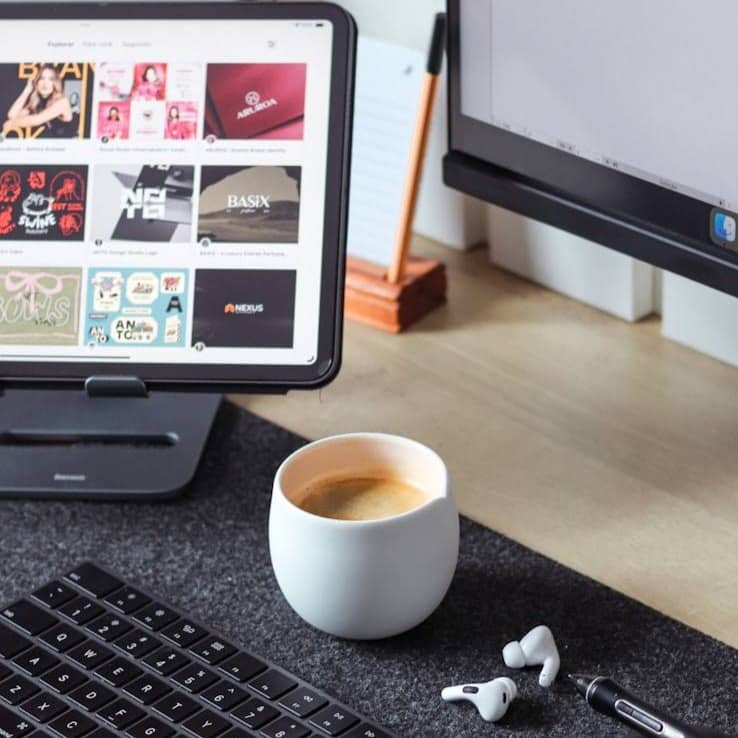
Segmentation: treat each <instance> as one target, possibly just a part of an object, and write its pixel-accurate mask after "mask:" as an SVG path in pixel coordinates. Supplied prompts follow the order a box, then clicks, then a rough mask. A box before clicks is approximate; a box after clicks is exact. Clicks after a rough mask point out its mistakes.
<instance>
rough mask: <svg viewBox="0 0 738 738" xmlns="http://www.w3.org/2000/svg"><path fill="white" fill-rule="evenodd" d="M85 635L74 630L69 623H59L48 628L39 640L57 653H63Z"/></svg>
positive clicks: (80, 641)
mask: <svg viewBox="0 0 738 738" xmlns="http://www.w3.org/2000/svg"><path fill="white" fill-rule="evenodd" d="M84 639H85V637H84V636H83V635H82V634H81V633H80V632H79V631H78V630H75V629H74V628H73V627H72V626H71V625H66V624H65V623H59V625H57V626H56V627H54V628H52V629H51V630H48V631H47V632H46V633H44V634H43V635H42V636H41V640H42V641H43V642H44V643H47V644H48V645H49V646H51V648H53V649H54V650H55V651H58V652H59V653H64V651H68V650H69V649H70V648H73V647H74V646H76V645H77V644H78V643H82V641H84Z"/></svg>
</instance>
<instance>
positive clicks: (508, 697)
mask: <svg viewBox="0 0 738 738" xmlns="http://www.w3.org/2000/svg"><path fill="white" fill-rule="evenodd" d="M517 696H518V688H517V687H516V686H515V682H514V681H513V680H512V679H508V678H507V677H501V678H500V679H495V680H493V681H491V682H487V683H486V684H464V685H459V686H458V687H446V689H444V690H443V692H441V697H443V699H444V700H445V701H446V702H459V701H460V700H466V701H467V702H471V703H472V704H474V705H475V706H476V708H477V710H479V714H480V715H481V716H482V719H483V720H486V721H487V722H490V723H495V722H497V721H498V720H500V719H501V718H502V717H504V715H505V713H507V710H508V708H509V707H510V704H511V703H512V702H513V700H514V699H515V698H516V697H517Z"/></svg>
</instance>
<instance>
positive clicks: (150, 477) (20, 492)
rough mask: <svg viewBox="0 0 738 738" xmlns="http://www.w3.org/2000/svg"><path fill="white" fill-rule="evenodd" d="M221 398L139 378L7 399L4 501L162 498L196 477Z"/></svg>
mask: <svg viewBox="0 0 738 738" xmlns="http://www.w3.org/2000/svg"><path fill="white" fill-rule="evenodd" d="M221 399H222V398H221V396H220V395H208V394H194V393H193V394H189V393H177V392H171V393H169V392H152V393H148V392H147V390H146V385H145V384H144V383H143V382H142V381H141V380H140V379H138V378H136V377H92V378H90V379H88V380H87V382H86V383H85V389H84V390H66V389H61V390H35V389H21V390H6V391H5V392H3V393H2V395H0V497H36V498H46V499H101V500H138V501H146V502H149V501H154V500H161V499H166V498H170V497H174V496H176V495H177V494H178V493H179V492H180V491H181V490H182V489H183V488H184V487H185V486H186V485H187V484H188V483H189V482H190V480H191V479H192V477H193V476H194V474H195V470H196V469H197V465H198V463H199V461H200V456H201V455H202V451H203V448H204V446H205V442H206V441H207V438H208V434H209V433H210V428H211V426H212V423H213V420H214V419H215V414H216V412H217V410H218V407H219V405H220V402H221Z"/></svg>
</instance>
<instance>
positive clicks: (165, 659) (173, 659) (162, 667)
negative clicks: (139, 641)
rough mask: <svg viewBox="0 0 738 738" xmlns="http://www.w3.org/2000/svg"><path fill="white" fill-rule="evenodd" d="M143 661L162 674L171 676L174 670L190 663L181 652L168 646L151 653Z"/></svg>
mask: <svg viewBox="0 0 738 738" xmlns="http://www.w3.org/2000/svg"><path fill="white" fill-rule="evenodd" d="M143 662H144V664H146V665H147V666H150V667H151V668H152V669H153V670H154V671H155V672H156V673H157V674H161V675H162V676H169V675H170V674H171V673H172V672H174V671H176V670H177V669H181V668H182V667H183V666H186V665H187V664H189V663H190V662H189V660H188V659H187V658H186V657H185V656H183V655H182V654H181V653H179V652H178V651H175V650H174V649H172V648H168V647H167V646H163V647H162V648H160V649H158V650H157V651H154V652H153V653H150V654H149V655H148V656H146V658H145V659H144V660H143Z"/></svg>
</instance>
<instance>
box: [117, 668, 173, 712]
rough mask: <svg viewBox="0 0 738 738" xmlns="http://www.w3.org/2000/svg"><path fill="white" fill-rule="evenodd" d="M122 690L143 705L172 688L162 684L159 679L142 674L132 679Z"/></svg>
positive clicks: (154, 700) (148, 703) (153, 700)
mask: <svg viewBox="0 0 738 738" xmlns="http://www.w3.org/2000/svg"><path fill="white" fill-rule="evenodd" d="M124 691H125V692H127V693H128V694H130V695H131V697H133V699H135V700H138V701H139V702H142V703H143V704H144V705H150V704H151V703H152V702H156V701H157V700H158V699H159V698H160V697H163V696H164V695H165V694H167V693H168V692H171V691H172V688H171V687H168V686H167V685H166V684H164V682H162V681H161V679H157V678H156V677H153V676H149V675H148V674H144V675H143V676H142V677H139V678H138V679H134V680H133V681H132V682H131V683H130V684H129V685H128V686H127V687H125V689H124Z"/></svg>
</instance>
